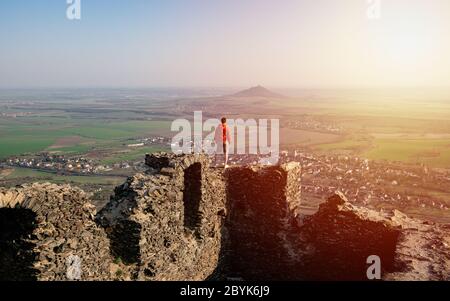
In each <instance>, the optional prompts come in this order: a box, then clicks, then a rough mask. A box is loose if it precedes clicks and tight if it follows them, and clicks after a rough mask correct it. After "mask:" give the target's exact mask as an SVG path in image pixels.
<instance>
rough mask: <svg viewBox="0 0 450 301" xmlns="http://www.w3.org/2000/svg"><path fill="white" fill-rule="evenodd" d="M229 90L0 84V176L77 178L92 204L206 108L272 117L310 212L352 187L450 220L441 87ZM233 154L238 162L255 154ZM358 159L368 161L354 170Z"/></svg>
mask: <svg viewBox="0 0 450 301" xmlns="http://www.w3.org/2000/svg"><path fill="white" fill-rule="evenodd" d="M236 91H238V89H231V88H230V89H198V90H195V89H191V90H189V89H184V90H183V89H179V90H177V89H166V90H164V89H160V90H157V89H142V90H137V89H136V90H132V89H124V90H108V89H104V90H101V89H98V90H96V89H84V90H83V89H81V90H67V91H64V90H38V91H20V92H18V91H13V90H11V91H7V90H6V91H5V90H4V91H2V93H1V95H0V107H1V112H2V113H1V117H0V137H1V141H2V143H1V146H0V159H1V162H2V163H1V166H2V173H1V176H0V184H1V185H2V186H6V187H11V186H15V185H19V184H22V183H28V182H47V181H49V182H53V183H73V184H74V185H78V186H81V187H82V188H83V189H86V190H87V191H89V192H92V193H94V195H95V197H94V199H95V200H96V205H97V206H98V208H99V209H100V208H101V207H102V206H103V205H104V204H105V203H106V202H107V200H108V198H109V195H110V194H111V193H112V191H113V188H114V187H115V186H116V185H118V184H119V183H121V182H123V181H124V180H125V179H126V177H128V176H130V175H132V174H134V173H135V172H138V171H141V170H143V160H144V156H145V154H148V153H155V152H160V151H170V144H171V139H172V137H173V136H174V134H175V133H174V132H171V123H172V121H173V120H175V119H178V118H186V119H189V120H191V119H192V118H193V113H192V112H194V111H202V112H203V115H204V118H220V117H221V116H222V115H225V116H227V117H228V118H235V119H238V118H242V119H244V120H245V119H249V118H253V119H260V118H277V119H279V120H280V125H281V129H280V136H281V137H280V138H281V146H280V147H281V151H282V154H283V156H284V157H283V158H282V160H285V161H300V162H302V163H304V165H305V171H307V172H305V173H304V177H305V178H306V179H308V181H309V182H307V183H309V185H307V186H305V187H304V189H305V190H306V193H308V191H309V192H310V197H309V198H307V201H306V202H305V204H306V205H305V206H306V209H305V210H306V211H311V212H314V211H315V209H314V208H317V206H318V204H319V203H320V202H321V201H323V197H325V196H326V194H327V193H330V192H333V189H335V190H338V189H341V190H342V189H343V187H348V191H347V192H348V193H349V194H350V196H354V197H350V199H352V200H353V201H354V202H356V203H365V202H366V203H370V204H371V205H372V206H374V207H376V208H377V209H383V208H385V209H389V208H391V207H394V208H399V209H403V210H406V211H407V212H409V213H412V214H413V215H417V216H420V217H422V218H428V219H431V220H436V221H440V222H446V223H449V222H450V213H449V207H450V190H449V187H450V185H448V184H449V183H450V101H449V96H448V95H449V94H446V93H447V92H446V91H439V90H429V91H419V93H418V92H417V91H416V90H412V89H410V90H407V89H405V90H400V91H398V90H373V89H372V90H336V91H332V90H294V89H290V90H289V89H278V90H276V92H273V91H271V90H269V89H266V88H264V87H262V86H257V87H253V88H250V89H247V90H242V91H241V92H236ZM420 92H422V93H420ZM421 94H423V96H420V95H421ZM418 95H419V96H418ZM231 160H232V163H233V164H236V165H244V164H249V163H250V164H251V163H252V162H253V161H252V160H254V158H251V157H250V156H238V155H236V156H233V157H232V158H231ZM355 160H356V161H355ZM366 165H367V167H369V165H370V166H372V165H373V166H374V167H373V168H374V169H373V170H372V171H371V172H368V175H364V174H361V175H358V174H357V173H358V172H361V171H362V170H363V169H364V168H363V167H361V166H366ZM327 166H328V167H327ZM375 166H376V167H375ZM333 168H336V169H335V170H333ZM375 168H376V169H375ZM382 169H385V170H389V171H390V172H391V173H392V175H388V174H386V172H382V171H380V170H382ZM407 170H411V172H407ZM326 172H327V173H328V175H327V176H326V177H324V176H323V175H324V174H325V173H326ZM349 172H350V173H349ZM358 177H359V178H358ZM372 182H373V183H372ZM386 183H387V184H388V185H385V184H386ZM393 183H394V184H393ZM371 185H372V187H371ZM378 186H380V187H381V186H382V187H383V189H382V191H378V190H379V189H377V187H378ZM411 187H413V188H412V189H411Z"/></svg>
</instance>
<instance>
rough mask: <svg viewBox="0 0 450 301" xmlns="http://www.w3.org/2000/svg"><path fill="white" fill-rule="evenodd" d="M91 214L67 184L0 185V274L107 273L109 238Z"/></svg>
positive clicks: (89, 276) (92, 276)
mask: <svg viewBox="0 0 450 301" xmlns="http://www.w3.org/2000/svg"><path fill="white" fill-rule="evenodd" d="M94 215H95V207H94V206H92V205H91V204H90V202H89V200H88V198H87V196H86V194H85V193H84V192H83V191H81V190H80V189H75V188H72V187H70V186H57V185H52V184H33V185H25V186H23V187H19V188H13V189H9V190H6V189H2V188H0V280H27V281H29V280H43V281H47V280H49V281H52V280H68V279H70V280H96V279H107V278H109V277H110V274H109V269H110V266H109V263H110V256H109V241H108V239H107V237H106V234H105V232H104V230H103V229H101V228H100V227H98V226H97V225H96V224H95V222H94ZM78 259H81V262H79V261H78ZM78 263H80V267H81V269H80V271H81V273H78V272H77V271H76V270H74V268H76V266H75V265H77V264H78ZM71 271H72V272H71Z"/></svg>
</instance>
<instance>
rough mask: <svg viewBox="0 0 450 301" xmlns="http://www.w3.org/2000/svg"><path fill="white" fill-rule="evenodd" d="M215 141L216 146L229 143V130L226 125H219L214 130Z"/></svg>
mask: <svg viewBox="0 0 450 301" xmlns="http://www.w3.org/2000/svg"><path fill="white" fill-rule="evenodd" d="M215 141H216V143H217V144H220V143H223V144H225V143H231V134H230V129H229V128H228V126H227V125H226V124H225V125H223V124H220V125H219V126H218V127H217V128H216V134H215Z"/></svg>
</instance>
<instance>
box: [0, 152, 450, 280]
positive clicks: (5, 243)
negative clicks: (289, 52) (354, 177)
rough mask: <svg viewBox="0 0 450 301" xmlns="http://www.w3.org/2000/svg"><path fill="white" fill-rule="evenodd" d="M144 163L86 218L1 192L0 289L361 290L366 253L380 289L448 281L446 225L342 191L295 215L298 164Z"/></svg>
mask: <svg viewBox="0 0 450 301" xmlns="http://www.w3.org/2000/svg"><path fill="white" fill-rule="evenodd" d="M146 163H147V165H148V167H149V170H148V172H146V173H141V174H136V175H135V176H133V177H131V178H129V179H128V180H127V182H126V183H124V184H123V185H121V186H119V187H117V188H116V190H115V194H114V196H112V198H111V201H110V202H109V203H108V205H107V206H106V207H105V208H104V209H103V210H102V211H101V212H100V213H99V214H97V215H96V216H95V214H96V212H95V208H94V206H92V205H91V203H90V202H89V200H88V197H87V195H86V194H85V193H84V192H83V191H81V190H80V189H77V188H72V187H70V186H68V185H65V186H58V185H52V184H32V185H25V186H22V187H17V188H13V189H8V190H7V189H2V188H0V261H1V262H0V280H117V279H118V280H205V279H210V280H215V279H245V280H367V275H366V272H367V268H368V267H369V265H368V264H367V259H368V257H369V256H371V255H376V256H378V257H380V259H381V268H382V279H383V280H450V249H449V247H450V227H449V226H448V225H447V226H446V225H438V224H431V223H423V222H421V221H419V220H415V219H411V218H408V217H407V216H405V215H404V214H402V213H401V212H398V211H393V212H391V213H380V212H375V211H372V210H368V209H367V208H362V207H356V206H354V205H352V204H351V203H349V202H348V201H347V200H346V198H345V196H343V195H342V194H340V193H337V194H336V195H334V196H332V197H330V198H329V199H328V200H327V201H326V202H325V203H323V204H322V205H321V206H320V209H319V211H318V212H317V213H316V214H314V215H312V216H303V215H302V214H301V212H300V204H301V167H300V166H299V165H298V164H288V165H283V166H273V167H261V166H254V167H233V168H230V169H228V170H227V171H226V172H224V171H223V170H222V169H216V168H211V167H210V165H209V159H208V157H206V156H203V155H188V156H175V155H167V154H155V155H151V156H147V158H146ZM78 259H79V260H80V261H77V260H78ZM78 263H79V264H80V267H81V273H79V274H77V270H76V265H77V264H78Z"/></svg>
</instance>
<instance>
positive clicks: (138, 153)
mask: <svg viewBox="0 0 450 301" xmlns="http://www.w3.org/2000/svg"><path fill="white" fill-rule="evenodd" d="M163 151H165V152H167V151H169V149H168V148H163V147H141V148H138V149H133V150H128V151H124V152H120V153H117V154H114V155H113V156H111V157H107V158H104V159H102V160H101V163H103V164H109V165H110V164H114V163H120V162H124V161H132V160H136V159H143V158H144V156H145V155H146V154H150V153H155V152H163Z"/></svg>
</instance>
